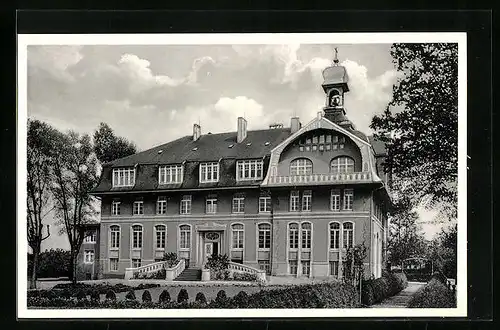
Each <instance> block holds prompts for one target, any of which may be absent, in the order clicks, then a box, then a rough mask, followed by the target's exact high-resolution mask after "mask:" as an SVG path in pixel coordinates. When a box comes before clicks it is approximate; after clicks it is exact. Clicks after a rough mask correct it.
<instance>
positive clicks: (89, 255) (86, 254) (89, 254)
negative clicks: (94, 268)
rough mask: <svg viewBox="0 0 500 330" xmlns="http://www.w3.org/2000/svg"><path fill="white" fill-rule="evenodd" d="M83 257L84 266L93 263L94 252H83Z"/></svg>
mask: <svg viewBox="0 0 500 330" xmlns="http://www.w3.org/2000/svg"><path fill="white" fill-rule="evenodd" d="M84 257H85V263H86V264H92V263H94V250H85V251H84Z"/></svg>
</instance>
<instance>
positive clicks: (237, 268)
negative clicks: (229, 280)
mask: <svg viewBox="0 0 500 330" xmlns="http://www.w3.org/2000/svg"><path fill="white" fill-rule="evenodd" d="M228 269H229V271H230V272H231V273H235V272H236V273H249V274H256V275H257V279H258V280H259V281H264V282H265V281H266V271H264V270H262V269H258V268H253V267H250V266H247V265H243V264H239V263H237V262H232V261H230V262H229V267H228Z"/></svg>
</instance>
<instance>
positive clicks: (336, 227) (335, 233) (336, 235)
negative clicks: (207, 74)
mask: <svg viewBox="0 0 500 330" xmlns="http://www.w3.org/2000/svg"><path fill="white" fill-rule="evenodd" d="M339 246H340V224H339V223H338V222H332V223H331V224H330V249H338V248H339Z"/></svg>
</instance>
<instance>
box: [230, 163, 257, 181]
mask: <svg viewBox="0 0 500 330" xmlns="http://www.w3.org/2000/svg"><path fill="white" fill-rule="evenodd" d="M262 168H263V161H262V160H239V161H238V162H237V163H236V180H237V181H241V180H260V179H262V176H263V171H262Z"/></svg>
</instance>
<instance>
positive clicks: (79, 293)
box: [75, 290, 87, 300]
mask: <svg viewBox="0 0 500 330" xmlns="http://www.w3.org/2000/svg"><path fill="white" fill-rule="evenodd" d="M75 298H76V299H78V300H82V299H87V295H86V294H85V291H84V290H78V291H76V294H75Z"/></svg>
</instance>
